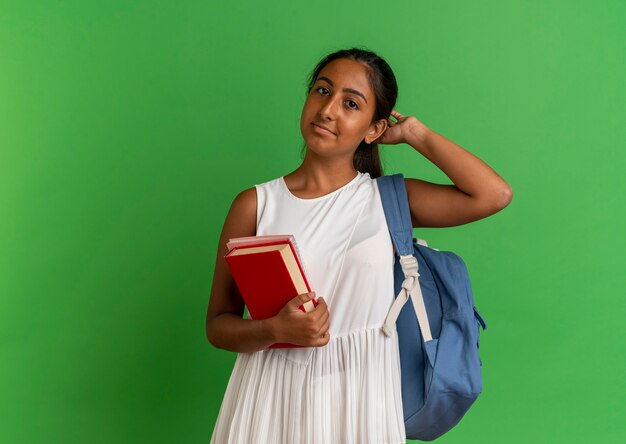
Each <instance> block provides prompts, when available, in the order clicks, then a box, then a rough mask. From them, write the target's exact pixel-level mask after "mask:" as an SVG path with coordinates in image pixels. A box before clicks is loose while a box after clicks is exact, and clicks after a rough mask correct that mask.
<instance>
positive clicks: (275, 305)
mask: <svg viewBox="0 0 626 444" xmlns="http://www.w3.org/2000/svg"><path fill="white" fill-rule="evenodd" d="M227 248H228V249H229V252H228V253H227V254H226V256H225V259H226V263H227V264H228V267H229V269H230V273H231V275H232V276H233V279H234V280H235V283H236V284H237V288H238V289H239V292H240V293H241V296H242V298H243V300H244V302H245V304H246V307H247V308H248V312H249V313H250V317H251V318H252V319H267V318H270V317H272V316H274V315H276V314H277V313H278V312H279V311H280V310H281V309H282V308H283V307H284V306H285V304H286V303H287V302H289V301H290V300H291V299H293V298H294V297H296V296H297V295H299V294H302V293H309V292H311V287H310V286H309V283H308V280H307V278H306V273H305V271H304V267H303V263H302V260H301V259H300V257H299V254H298V249H297V246H296V243H295V239H294V238H293V236H289V235H287V236H282V235H281V236H250V237H245V238H237V239H231V240H230V241H229V242H228V244H227ZM316 305H317V303H316V302H315V300H313V301H310V302H307V303H306V304H303V305H302V306H300V310H302V311H304V312H308V311H311V310H312V309H313V308H314V307H315V306H316ZM283 347H300V346H299V345H295V344H285V343H276V344H273V345H271V346H270V348H283Z"/></svg>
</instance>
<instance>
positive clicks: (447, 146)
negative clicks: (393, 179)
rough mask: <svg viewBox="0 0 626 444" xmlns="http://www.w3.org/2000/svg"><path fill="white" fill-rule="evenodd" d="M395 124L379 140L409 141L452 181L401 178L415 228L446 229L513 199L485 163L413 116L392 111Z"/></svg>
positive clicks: (498, 177) (390, 125)
mask: <svg viewBox="0 0 626 444" xmlns="http://www.w3.org/2000/svg"><path fill="white" fill-rule="evenodd" d="M392 115H393V116H394V117H395V118H396V119H397V122H393V121H392V120H389V128H388V129H387V131H386V133H385V134H383V136H382V137H381V138H380V140H379V141H380V142H381V143H388V144H395V143H402V142H404V143H407V144H408V145H410V146H411V147H413V149H415V150H416V151H418V152H419V153H420V154H422V155H423V156H424V157H426V158H427V159H428V160H430V161H431V162H432V163H434V164H435V165H436V166H437V167H439V169H441V171H443V172H444V173H445V174H446V176H448V177H449V178H450V180H451V181H452V182H453V184H454V185H442V184H435V183H431V182H427V181H424V180H420V179H410V178H405V185H406V190H407V195H408V198H409V206H410V209H411V219H412V222H413V227H450V226H455V225H463V224H466V223H469V222H473V221H475V220H478V219H483V218H485V217H487V216H490V215H492V214H494V213H497V212H498V211H500V210H502V209H503V208H504V207H506V206H507V205H508V204H509V203H510V202H511V200H512V199H513V190H512V188H511V186H510V185H509V184H508V183H507V182H506V181H505V180H504V179H503V178H502V177H500V176H499V175H498V174H497V173H496V172H495V171H494V170H493V169H492V168H491V167H489V165H487V164H486V163H485V162H483V161H482V160H480V159H479V158H478V157H476V156H475V155H473V154H472V153H470V152H469V151H467V150H465V149H463V148H461V147H460V146H459V145H457V144H456V143H454V142H452V141H451V140H449V139H447V138H446V137H444V136H443V135H441V134H438V133H436V132H435V131H433V130H431V129H429V128H427V127H426V126H425V125H424V124H423V123H421V122H420V121H419V120H417V118H415V117H413V116H403V115H402V114H400V113H398V112H396V111H395V110H394V111H393V112H392Z"/></svg>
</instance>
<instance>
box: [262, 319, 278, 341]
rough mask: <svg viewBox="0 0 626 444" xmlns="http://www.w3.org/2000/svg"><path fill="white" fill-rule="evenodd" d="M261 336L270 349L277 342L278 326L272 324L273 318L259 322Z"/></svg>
mask: <svg viewBox="0 0 626 444" xmlns="http://www.w3.org/2000/svg"><path fill="white" fill-rule="evenodd" d="M258 325H259V335H260V337H261V338H262V339H263V342H267V343H268V347H269V346H270V345H272V344H273V343H275V342H276V326H275V325H274V323H273V322H272V318H268V319H261V320H259V321H258Z"/></svg>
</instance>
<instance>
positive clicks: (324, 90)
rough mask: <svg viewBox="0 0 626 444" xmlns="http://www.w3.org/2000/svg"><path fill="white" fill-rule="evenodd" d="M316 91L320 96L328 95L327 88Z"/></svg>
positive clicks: (321, 87)
mask: <svg viewBox="0 0 626 444" xmlns="http://www.w3.org/2000/svg"><path fill="white" fill-rule="evenodd" d="M316 91H317V92H318V93H320V94H322V95H326V94H328V93H329V91H328V88H324V87H323V86H320V87H319V88H317V89H316Z"/></svg>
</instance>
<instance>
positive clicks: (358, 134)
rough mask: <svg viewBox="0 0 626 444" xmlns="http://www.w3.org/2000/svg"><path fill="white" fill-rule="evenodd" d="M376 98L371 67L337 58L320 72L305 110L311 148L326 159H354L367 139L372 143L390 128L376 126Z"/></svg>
mask: <svg viewBox="0 0 626 444" xmlns="http://www.w3.org/2000/svg"><path fill="white" fill-rule="evenodd" d="M375 108H376V98H375V96H374V91H373V90H372V87H371V86H370V81H369V79H368V71H367V67H366V66H365V65H363V64H362V63H360V62H356V61H354V60H350V59H337V60H333V61H332V62H330V63H329V64H328V65H326V66H325V67H324V68H322V70H321V71H320V73H319V75H318V76H317V79H316V80H315V83H314V84H313V87H312V88H311V91H310V92H309V95H308V96H307V99H306V101H305V102H304V106H303V108H302V115H301V117H300V131H301V132H302V137H303V138H304V140H305V142H306V145H307V147H308V149H311V150H313V151H315V152H316V153H317V154H319V155H322V156H333V157H334V156H343V155H345V156H350V157H352V156H353V154H354V151H355V150H356V148H357V147H358V146H359V144H360V143H361V141H363V140H364V139H365V141H366V142H367V143H371V142H372V141H373V140H375V139H376V138H378V137H379V136H380V135H381V134H382V132H383V131H384V130H385V129H386V127H387V122H386V120H385V119H381V120H379V121H378V122H374V123H372V117H373V116H374V110H375Z"/></svg>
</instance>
